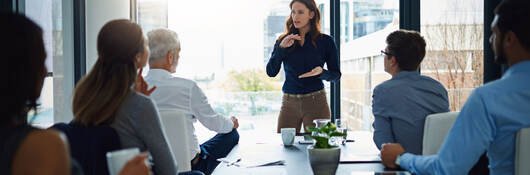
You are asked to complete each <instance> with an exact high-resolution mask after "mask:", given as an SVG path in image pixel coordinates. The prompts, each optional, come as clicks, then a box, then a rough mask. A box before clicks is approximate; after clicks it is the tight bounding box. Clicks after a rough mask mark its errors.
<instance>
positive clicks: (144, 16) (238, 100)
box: [137, 0, 329, 135]
mask: <svg viewBox="0 0 530 175" xmlns="http://www.w3.org/2000/svg"><path fill="white" fill-rule="evenodd" d="M137 2H138V10H137V11H138V14H137V15H138V22H139V24H140V25H141V26H142V27H143V30H144V32H149V30H151V29H152V28H150V27H147V26H152V25H158V26H160V27H164V25H166V24H165V23H164V22H167V27H168V28H169V29H171V30H173V31H175V32H177V34H178V35H179V39H180V41H181V45H182V51H181V53H180V56H181V58H180V60H179V64H178V66H177V72H176V73H175V74H174V75H175V76H178V77H183V78H188V79H192V80H194V81H195V82H197V84H198V85H199V86H200V87H201V89H202V90H203V91H204V93H205V94H206V96H207V97H208V101H209V102H210V104H212V106H213V107H214V109H215V110H216V111H217V112H218V113H220V114H223V115H225V116H232V115H233V116H237V117H239V122H240V130H255V131H258V132H269V133H270V132H276V124H277V118H278V114H279V111H280V107H281V99H282V91H281V87H282V84H283V80H284V76H283V73H282V72H281V73H279V74H278V75H277V76H276V77H275V78H270V77H268V76H267V74H266V72H265V66H266V64H267V62H268V60H269V58H270V56H271V53H272V50H273V47H274V43H275V41H276V39H277V38H278V36H280V35H281V34H282V33H283V32H284V31H285V21H286V19H287V18H288V16H289V15H290V9H289V3H290V1H289V0H270V1H269V0H268V1H262V0H253V1H251V0H234V1H230V2H226V1H217V0H204V1H167V0H138V1H137ZM165 3H167V5H166V4H165ZM316 3H317V6H318V7H319V8H320V9H321V10H322V12H323V13H322V17H321V19H322V21H321V22H322V23H321V24H323V25H322V30H323V32H325V33H328V34H329V24H327V23H328V22H329V10H326V9H329V0H317V1H316ZM148 4H149V5H148ZM155 4H156V5H155ZM165 9H170V10H167V11H166V10H165ZM153 21H154V22H153ZM205 63H208V64H205ZM326 86H327V87H328V88H329V83H327V84H326ZM328 93H329V90H328ZM328 97H329V95H328ZM198 132H200V131H198ZM199 135H200V133H199Z"/></svg>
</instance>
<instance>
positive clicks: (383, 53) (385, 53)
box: [381, 50, 392, 56]
mask: <svg viewBox="0 0 530 175" xmlns="http://www.w3.org/2000/svg"><path fill="white" fill-rule="evenodd" d="M381 55H386V56H392V54H391V53H388V52H385V51H384V50H381Z"/></svg>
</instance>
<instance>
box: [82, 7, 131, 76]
mask: <svg viewBox="0 0 530 175" xmlns="http://www.w3.org/2000/svg"><path fill="white" fill-rule="evenodd" d="M85 7H86V71H87V73H88V72H89V71H90V70H91V69H92V66H93V65H94V63H96V60H97V59H98V53H97V37H98V33H99V30H100V29H101V27H103V25H105V23H107V22H109V21H110V20H114V19H130V0H87V1H86V6H85Z"/></svg>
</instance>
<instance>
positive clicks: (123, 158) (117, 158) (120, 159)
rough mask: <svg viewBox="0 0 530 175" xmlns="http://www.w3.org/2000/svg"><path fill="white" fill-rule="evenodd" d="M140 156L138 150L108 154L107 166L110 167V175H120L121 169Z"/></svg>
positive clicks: (132, 149)
mask: <svg viewBox="0 0 530 175" xmlns="http://www.w3.org/2000/svg"><path fill="white" fill-rule="evenodd" d="M138 154H140V149H138V148H127V149H122V150H118V151H112V152H107V166H108V167H109V173H110V175H118V174H120V171H121V169H122V168H123V166H125V164H126V163H127V162H128V161H129V160H131V159H133V158H134V157H135V156H136V155H138Z"/></svg>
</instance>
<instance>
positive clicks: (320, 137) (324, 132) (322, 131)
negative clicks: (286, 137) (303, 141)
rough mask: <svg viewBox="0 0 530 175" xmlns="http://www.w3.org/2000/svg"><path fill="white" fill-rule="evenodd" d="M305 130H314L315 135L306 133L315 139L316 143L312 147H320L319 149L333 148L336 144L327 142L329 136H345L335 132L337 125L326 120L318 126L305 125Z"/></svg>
mask: <svg viewBox="0 0 530 175" xmlns="http://www.w3.org/2000/svg"><path fill="white" fill-rule="evenodd" d="M306 130H307V131H309V132H316V133H318V134H317V135H306V136H308V137H311V138H313V139H315V140H316V143H315V145H314V148H320V149H329V148H335V147H337V146H336V145H330V144H329V138H331V137H335V136H337V137H339V136H340V137H342V136H346V134H344V133H341V132H337V126H335V124H333V123H331V122H328V123H327V124H325V125H323V126H320V127H318V128H317V127H314V126H307V127H306Z"/></svg>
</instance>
